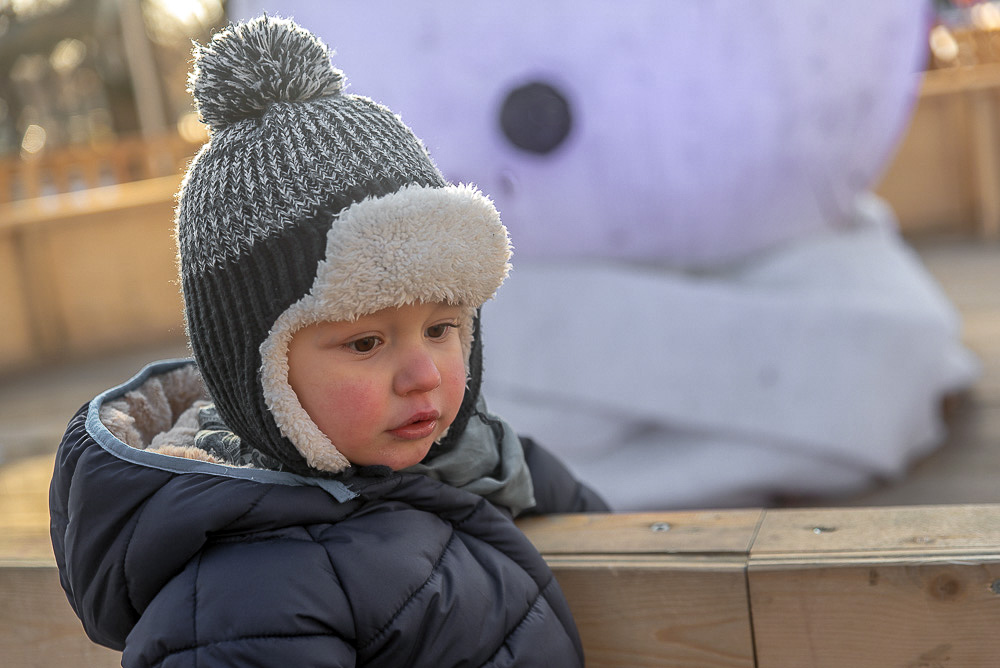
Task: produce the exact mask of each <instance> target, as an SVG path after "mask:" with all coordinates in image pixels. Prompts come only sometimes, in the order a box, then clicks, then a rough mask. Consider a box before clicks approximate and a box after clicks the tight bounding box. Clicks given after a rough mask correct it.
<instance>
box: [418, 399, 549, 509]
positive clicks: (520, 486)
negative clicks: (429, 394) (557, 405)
mask: <svg viewBox="0 0 1000 668" xmlns="http://www.w3.org/2000/svg"><path fill="white" fill-rule="evenodd" d="M403 470H404V472H406V473H420V474H422V475H426V476H427V477H429V478H433V479H434V480H439V481H441V482H444V483H447V484H449V485H451V486H452V487H457V488H458V489H462V490H465V491H467V492H472V493H473V494H477V495H479V496H482V497H484V498H485V499H487V500H488V501H490V502H492V503H494V504H496V505H500V506H505V507H507V508H509V509H510V512H511V514H512V515H513V516H514V517H517V516H518V515H519V514H520V513H522V512H523V511H525V510H527V509H528V508H532V507H533V506H534V505H535V491H534V487H533V486H532V484H531V472H530V471H529V469H528V463H527V461H525V459H524V449H523V448H522V447H521V440H520V439H519V438H518V437H517V434H516V433H515V431H514V429H513V428H512V427H511V426H510V425H509V424H508V423H507V422H505V421H504V420H502V419H501V418H499V417H497V416H495V415H493V414H491V413H489V412H488V411H487V410H486V402H485V401H484V400H483V398H482V396H480V397H479V401H478V402H477V403H476V412H475V413H473V414H472V416H471V417H470V418H469V423H468V424H467V425H466V427H465V431H464V432H463V433H462V437H461V438H460V439H459V440H458V443H457V444H455V447H453V448H451V449H449V450H447V451H445V452H436V451H435V449H434V448H432V449H431V452H430V453H428V455H427V457H425V458H424V460H423V461H422V462H420V463H419V464H416V465H414V466H411V467H409V468H406V469H403Z"/></svg>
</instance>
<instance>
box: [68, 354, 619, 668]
mask: <svg viewBox="0 0 1000 668" xmlns="http://www.w3.org/2000/svg"><path fill="white" fill-rule="evenodd" d="M176 366H177V364H176V363H166V364H162V365H160V366H155V367H152V368H150V369H147V370H146V371H145V372H144V373H143V374H141V375H140V376H137V377H136V378H135V379H133V380H132V381H130V383H128V384H126V385H123V386H121V387H119V388H116V389H115V390H111V391H109V392H107V393H105V394H104V395H101V396H100V397H98V398H97V399H95V400H94V401H93V402H91V403H90V404H89V405H88V406H85V407H84V408H83V409H81V411H80V412H79V413H78V414H77V415H76V416H75V417H74V418H73V420H72V421H71V422H70V424H69V427H68V429H67V432H66V435H65V437H64V439H63V442H62V444H61V445H60V448H59V452H58V456H57V459H56V467H55V472H54V476H53V479H52V485H51V489H50V506H51V515H52V542H53V547H54V549H55V555H56V560H57V563H58V566H59V573H60V578H61V582H62V585H63V588H64V589H65V590H66V593H67V595H68V597H69V601H70V603H71V605H72V606H73V608H74V610H75V611H76V613H77V615H78V616H79V617H80V619H81V620H82V621H83V624H84V627H85V629H86V631H87V633H88V635H89V636H90V637H91V639H93V640H94V641H95V642H98V643H100V644H102V645H106V646H108V647H112V648H116V649H121V650H124V654H123V665H124V666H127V667H131V666H164V667H167V666H169V667H173V666H201V667H205V666H282V667H284V666H316V667H321V666H330V667H335V666H336V667H340V666H355V665H357V666H386V667H388V666H392V667H394V668H395V667H399V666H428V667H433V668H443V667H446V666H522V667H523V666H539V667H545V668H552V667H559V666H580V665H582V664H583V655H582V650H581V646H580V640H579V637H578V634H577V631H576V627H575V625H574V623H573V620H572V617H571V615H570V612H569V609H568V607H567V604H566V601H565V599H564V597H563V595H562V592H561V591H560V589H559V586H558V584H557V583H556V581H555V579H554V578H553V576H552V573H551V571H550V570H549V569H548V567H547V566H546V564H545V562H544V561H543V560H542V558H541V556H540V555H539V554H538V552H537V551H536V550H535V548H534V547H533V546H532V545H531V543H530V542H529V541H528V540H527V539H526V538H525V537H524V535H523V534H522V533H521V532H520V531H519V530H518V529H517V528H516V526H515V525H514V523H513V522H512V520H511V519H510V517H509V515H508V514H507V513H505V512H504V511H503V510H502V509H498V508H497V507H494V506H493V505H492V504H491V503H489V502H487V501H486V500H484V499H483V498H482V497H479V496H476V495H474V494H470V493H468V492H465V491H462V490H459V489H456V488H454V487H450V486H448V485H445V484H443V483H440V482H437V481H434V480H432V479H430V478H428V477H425V476H422V475H416V474H399V473H392V472H391V471H389V469H387V468H382V467H379V468H373V469H368V470H362V471H361V472H360V473H359V474H357V475H355V476H354V477H352V478H349V479H346V480H322V479H308V478H301V477H298V476H295V475H293V474H285V473H277V472H274V471H262V470H259V469H250V468H235V467H230V466H222V465H218V464H211V463H208V462H204V461H196V460H191V459H182V458H178V457H168V456H166V455H162V454H158V453H153V452H150V451H146V450H139V449H136V448H132V447H129V446H127V445H125V443H123V442H122V441H121V440H118V439H117V438H116V437H114V436H113V435H112V434H111V432H110V431H108V429H107V428H106V427H105V426H104V425H103V424H102V423H101V421H100V418H99V410H100V407H101V405H102V403H103V402H105V401H109V400H111V399H114V398H115V397H118V396H121V395H123V394H124V393H125V392H127V391H129V390H131V389H134V388H135V387H137V386H138V385H139V384H141V383H142V382H144V381H145V380H146V379H147V378H148V377H149V376H151V375H155V374H157V373H163V372H164V371H169V370H170V369H172V368H176ZM526 446H527V447H526V454H527V456H528V461H529V466H530V467H531V469H532V478H533V480H534V481H535V482H536V499H538V501H539V506H538V508H537V509H536V510H538V511H560V510H561V511H585V510H602V509H604V506H603V502H601V501H600V500H599V499H598V498H597V497H596V496H594V495H593V494H592V493H591V492H590V491H589V490H587V489H586V488H585V487H583V486H581V485H580V484H579V483H578V482H576V481H575V480H574V479H573V478H572V476H570V475H569V474H568V473H567V472H566V470H565V469H564V468H562V466H561V465H560V464H559V463H558V462H556V461H555V460H554V459H552V458H551V457H550V456H549V455H547V454H546V453H545V452H544V451H543V450H541V449H540V448H538V447H536V446H534V444H532V443H530V442H528V443H526Z"/></svg>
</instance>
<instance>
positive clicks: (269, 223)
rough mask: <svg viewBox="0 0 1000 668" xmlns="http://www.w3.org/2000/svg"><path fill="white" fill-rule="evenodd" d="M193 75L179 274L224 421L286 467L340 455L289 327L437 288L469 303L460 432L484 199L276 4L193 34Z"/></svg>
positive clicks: (479, 275) (487, 232)
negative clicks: (277, 13)
mask: <svg viewBox="0 0 1000 668" xmlns="http://www.w3.org/2000/svg"><path fill="white" fill-rule="evenodd" d="M189 84H190V85H189V90H190V91H191V92H192V94H193V95H194V98H195V102H196V104H197V107H198V111H199V113H200V114H201V117H202V120H203V121H204V122H205V123H206V124H208V126H209V141H208V143H207V144H206V145H205V146H204V147H203V148H202V150H201V151H200V152H199V153H198V155H197V156H196V157H195V159H194V160H193V161H192V163H191V166H190V168H189V169H188V172H187V174H186V175H185V178H184V181H183V183H182V185H181V189H180V193H179V195H178V207H177V243H178V254H179V264H180V273H181V284H182V290H183V293H184V303H185V316H186V320H187V330H188V337H189V339H190V344H191V349H192V352H193V354H194V356H195V358H196V360H197V362H198V366H199V367H200V369H201V373H202V376H203V377H204V380H205V384H206V386H207V387H208V390H209V392H210V393H211V395H212V398H213V399H214V401H215V403H216V406H217V408H218V410H219V413H220V415H221V417H222V418H223V420H225V422H226V424H227V425H229V427H230V428H231V429H232V430H233V431H234V432H235V433H236V434H237V435H239V436H240V437H241V438H242V439H245V440H247V441H248V442H250V443H252V444H253V446H254V447H256V448H257V449H259V450H261V451H262V452H264V453H266V454H268V455H271V456H272V457H275V458H276V459H277V460H279V461H280V462H281V463H282V465H283V466H284V468H286V469H287V470H291V471H294V472H298V473H302V474H315V473H317V471H322V472H328V473H337V472H340V471H343V470H344V469H346V468H347V467H348V466H349V465H350V462H348V460H347V459H346V458H345V457H344V456H343V455H342V454H341V453H340V452H339V451H338V450H337V447H336V444H334V443H331V442H330V441H329V439H328V438H327V437H326V436H325V435H324V434H323V433H322V432H321V431H320V429H319V428H318V427H317V426H316V424H315V423H314V422H313V421H312V420H311V418H310V417H309V416H308V414H307V413H306V412H305V410H304V409H303V408H302V406H301V404H300V403H299V401H298V398H297V397H296V395H295V393H294V392H293V391H292V389H291V387H290V385H289V384H288V359H287V353H288V343H289V341H290V340H291V337H292V335H293V334H294V333H295V332H296V331H298V330H299V329H300V328H302V327H306V326H308V325H311V324H314V323H316V322H322V321H349V320H353V319H356V318H358V317H360V316H362V315H366V314H369V313H373V312H375V311H378V310H380V309H383V308H387V307H391V306H402V305H405V304H412V303H418V302H445V303H449V304H454V305H461V306H463V307H465V309H464V312H465V313H466V315H467V318H466V321H467V322H466V323H465V325H464V326H463V330H462V343H463V349H464V352H465V356H466V368H467V369H468V370H469V382H468V385H467V389H466V396H465V399H464V402H463V405H462V408H461V409H460V411H459V418H457V419H456V421H455V422H454V423H453V424H452V426H451V429H450V430H449V432H448V436H447V437H446V438H447V439H448V440H449V441H454V440H456V439H457V438H459V437H460V436H461V433H462V430H463V429H464V426H465V421H466V420H467V419H468V416H469V415H470V414H471V413H472V411H473V410H474V406H475V402H476V399H477V398H478V391H479V381H480V379H479V374H480V368H481V367H480V358H481V355H480V342H479V336H478V317H477V313H478V311H477V309H478V307H479V306H481V305H482V303H483V302H484V301H486V300H487V299H489V298H490V297H491V296H492V295H493V293H494V292H495V291H496V289H497V288H498V287H499V286H500V284H501V283H502V282H503V280H504V278H505V277H506V275H507V271H508V269H509V264H508V260H509V257H510V244H509V240H508V238H507V231H506V229H505V228H504V226H503V224H502V223H501V222H500V217H499V214H498V213H497V211H496V209H495V207H494V206H493V203H492V202H491V201H490V200H489V199H488V198H487V197H485V196H484V195H483V194H481V193H480V192H479V191H478V190H477V189H475V188H474V187H471V186H454V185H450V184H448V183H446V182H445V180H444V178H443V177H442V176H441V173H440V172H439V171H438V169H437V168H436V167H435V165H434V163H433V162H432V160H431V158H430V156H429V155H428V153H427V151H426V149H425V148H424V146H423V144H422V143H421V142H420V140H419V139H418V138H417V137H416V136H415V135H414V134H413V133H412V132H411V131H410V129H409V128H408V127H406V125H404V124H403V122H402V121H401V120H400V119H399V118H398V117H397V116H396V115H394V114H393V113H392V112H391V111H390V110H389V109H387V108H385V107H384V106H381V105H379V104H377V103H375V102H373V101H372V100H370V99H368V98H366V97H361V96H357V95H348V94H346V93H344V92H343V84H344V76H343V74H342V73H341V72H340V71H339V70H337V69H335V68H334V67H333V66H332V64H331V62H330V52H329V50H328V49H327V47H326V46H325V45H324V44H323V43H322V42H320V41H319V40H318V39H317V38H316V37H315V36H314V35H312V34H311V33H309V32H307V31H306V30H304V29H302V28H300V27H299V26H297V25H296V24H295V23H293V22H291V21H289V20H285V19H279V18H274V17H267V16H265V17H261V18H257V19H254V20H251V21H249V22H247V23H243V24H237V25H232V26H230V27H228V28H227V29H225V30H223V31H222V32H220V33H219V34H217V35H215V37H213V38H212V40H211V42H210V43H209V44H207V45H206V46H203V47H196V48H195V65H194V69H193V72H192V74H191V77H190V80H189ZM439 445H441V446H444V445H446V443H444V442H443V443H442V444H439Z"/></svg>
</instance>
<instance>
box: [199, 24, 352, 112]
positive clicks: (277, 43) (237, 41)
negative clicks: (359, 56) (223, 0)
mask: <svg viewBox="0 0 1000 668" xmlns="http://www.w3.org/2000/svg"><path fill="white" fill-rule="evenodd" d="M194 57H195V65H194V69H193V70H192V72H191V75H190V77H189V79H188V90H189V91H191V93H192V94H193V95H194V99H195V103H196V104H197V107H198V111H199V112H200V113H201V118H202V120H203V121H204V122H205V123H207V124H208V125H209V126H210V127H211V128H212V129H213V130H214V129H218V128H221V127H225V126H226V125H230V124H232V123H236V122H237V121H241V120H243V119H245V118H254V117H259V116H261V115H262V114H263V113H264V112H265V111H266V110H267V109H268V108H269V107H270V106H271V105H272V104H274V103H275V102H283V101H284V102H297V101H305V100H311V99H314V98H317V97H322V96H325V95H336V94H337V93H339V92H340V91H341V88H342V87H343V81H344V75H343V73H342V72H341V71H340V70H338V69H336V68H335V67H333V65H332V64H331V63H330V50H329V49H328V48H327V47H326V45H325V44H323V42H321V41H320V40H319V39H318V38H317V37H316V36H315V35H313V34H312V33H310V32H309V31H307V30H305V29H303V28H300V27H299V26H298V25H297V24H295V23H294V22H292V21H290V20H288V19H280V18H275V17H271V16H262V17H259V18H256V19H252V20H251V21H248V22H246V23H241V24H237V25H233V26H229V27H228V28H226V29H225V30H223V31H222V32H220V33H218V34H216V35H215V36H214V37H213V38H212V40H211V41H210V42H209V43H208V45H207V46H196V47H195V51H194Z"/></svg>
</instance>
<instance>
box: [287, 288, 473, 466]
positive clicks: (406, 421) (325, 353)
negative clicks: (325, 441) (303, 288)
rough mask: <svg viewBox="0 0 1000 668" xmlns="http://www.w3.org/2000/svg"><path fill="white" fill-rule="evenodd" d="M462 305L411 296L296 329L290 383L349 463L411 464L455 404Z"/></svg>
mask: <svg viewBox="0 0 1000 668" xmlns="http://www.w3.org/2000/svg"><path fill="white" fill-rule="evenodd" d="M462 312H463V311H462V309H461V308H460V307H458V306H449V305H446V304H412V305H409V306H400V307H393V308H386V309H382V310H381V311H376V312H375V313H372V314H371V315H366V316H362V317H361V318H359V319H358V320H356V321H354V322H342V321H339V322H322V323H318V324H315V325H311V326H309V327H305V328H303V329H300V330H299V331H298V332H296V333H295V334H294V335H293V337H292V340H291V342H290V343H289V346H288V383H289V385H291V387H292V390H294V391H295V394H296V395H297V396H298V399H299V402H300V403H301V404H302V407H303V408H304V409H305V411H306V413H308V414H309V417H311V418H312V420H313V422H315V423H316V425H317V426H318V427H319V429H320V431H322V432H323V433H324V434H326V436H327V438H329V439H330V441H331V442H332V443H333V444H334V446H336V448H337V449H338V450H339V451H340V452H341V453H342V454H343V455H344V456H345V457H347V459H349V460H350V461H351V463H353V464H357V465H362V466H364V465H372V464H381V465H384V466H390V467H392V468H393V469H395V470H399V469H402V468H406V467H407V466H411V465H413V464H416V463H418V462H419V461H420V460H421V459H423V458H424V455H426V454H427V451H428V450H429V449H430V447H431V445H432V444H433V443H434V442H435V441H436V440H437V439H438V438H440V437H441V435H442V434H443V433H444V431H445V429H447V428H448V426H449V425H451V423H452V421H453V420H454V419H455V416H456V415H457V414H458V409H459V407H460V406H461V405H462V398H463V396H464V395H465V357H464V353H463V352H462V342H461V337H460V334H459V331H458V326H459V324H460V317H461V315H462Z"/></svg>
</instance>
